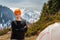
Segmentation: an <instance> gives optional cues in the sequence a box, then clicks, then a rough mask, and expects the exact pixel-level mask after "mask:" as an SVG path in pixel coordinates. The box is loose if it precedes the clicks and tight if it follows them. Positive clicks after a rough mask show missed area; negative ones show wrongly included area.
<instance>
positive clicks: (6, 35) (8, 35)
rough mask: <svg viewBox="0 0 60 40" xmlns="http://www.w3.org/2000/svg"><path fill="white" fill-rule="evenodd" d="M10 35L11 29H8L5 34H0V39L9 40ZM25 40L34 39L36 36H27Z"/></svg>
mask: <svg viewBox="0 0 60 40" xmlns="http://www.w3.org/2000/svg"><path fill="white" fill-rule="evenodd" d="M10 37H11V31H9V32H8V33H7V34H5V35H2V36H0V40H10ZM25 40H36V36H32V37H27V38H25Z"/></svg>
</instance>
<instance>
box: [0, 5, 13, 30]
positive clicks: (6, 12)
mask: <svg viewBox="0 0 60 40" xmlns="http://www.w3.org/2000/svg"><path fill="white" fill-rule="evenodd" d="M13 19H14V15H13V12H12V11H11V9H9V8H8V7H5V6H2V5H0V29H1V28H3V27H6V26H8V25H9V23H10V22H11V21H12V20H13Z"/></svg>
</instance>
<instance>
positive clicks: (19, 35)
mask: <svg viewBox="0 0 60 40" xmlns="http://www.w3.org/2000/svg"><path fill="white" fill-rule="evenodd" d="M11 28H12V33H11V39H24V35H25V33H26V31H27V25H26V22H24V21H12V22H11Z"/></svg>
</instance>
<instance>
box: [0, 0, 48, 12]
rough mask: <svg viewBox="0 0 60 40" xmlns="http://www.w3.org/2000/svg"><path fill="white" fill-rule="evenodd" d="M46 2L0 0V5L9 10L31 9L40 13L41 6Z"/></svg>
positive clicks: (37, 0) (42, 0)
mask: <svg viewBox="0 0 60 40" xmlns="http://www.w3.org/2000/svg"><path fill="white" fill-rule="evenodd" d="M47 1H48V0H0V5H3V6H7V7H9V8H33V9H37V10H39V11H41V9H42V7H43V4H44V3H45V2H47Z"/></svg>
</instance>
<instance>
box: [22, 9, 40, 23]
mask: <svg viewBox="0 0 60 40" xmlns="http://www.w3.org/2000/svg"><path fill="white" fill-rule="evenodd" d="M21 10H22V15H21V18H22V19H24V20H26V21H27V22H29V23H34V22H36V21H38V20H39V17H40V12H38V11H37V10H34V9H30V8H29V9H26V8H21Z"/></svg>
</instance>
